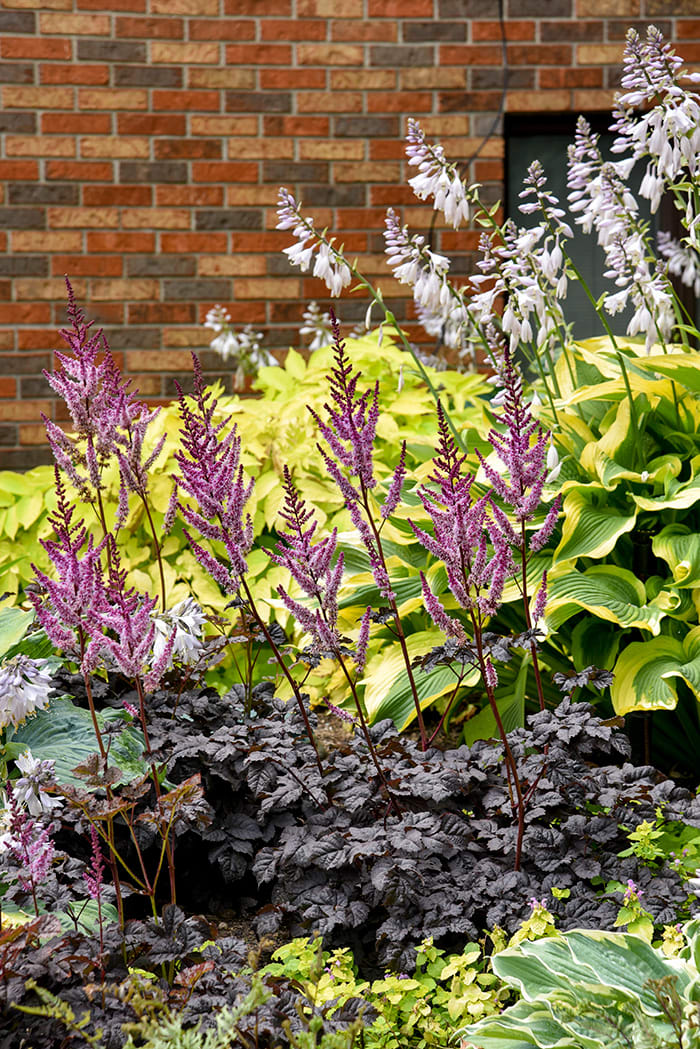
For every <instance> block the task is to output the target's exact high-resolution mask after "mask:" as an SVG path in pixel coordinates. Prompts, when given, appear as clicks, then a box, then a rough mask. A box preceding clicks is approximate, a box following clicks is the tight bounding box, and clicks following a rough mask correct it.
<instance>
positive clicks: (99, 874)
mask: <svg viewBox="0 0 700 1049" xmlns="http://www.w3.org/2000/svg"><path fill="white" fill-rule="evenodd" d="M90 844H91V846H92V860H91V862H90V870H87V871H85V873H84V874H83V879H84V881H85V887H86V888H87V891H88V896H90V898H91V899H93V900H99V899H100V897H101V895H102V884H103V874H104V869H105V864H104V858H103V856H102V851H101V849H100V840H99V837H98V835H97V831H96V830H95V827H94V825H93V824H92V823H91V824H90Z"/></svg>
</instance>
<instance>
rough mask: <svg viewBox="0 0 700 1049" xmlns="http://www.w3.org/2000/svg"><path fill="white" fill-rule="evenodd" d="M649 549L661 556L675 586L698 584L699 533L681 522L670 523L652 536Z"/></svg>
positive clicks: (699, 581) (699, 559)
mask: <svg viewBox="0 0 700 1049" xmlns="http://www.w3.org/2000/svg"><path fill="white" fill-rule="evenodd" d="M651 549H652V550H653V552H654V554H656V556H657V557H663V559H664V561H666V562H667V564H668V566H669V568H670V569H671V572H672V573H673V582H674V583H675V585H676V586H677V587H684V588H685V587H696V586H700V535H699V534H698V533H697V532H691V530H690V528H687V527H686V526H685V525H682V524H670V525H666V527H665V528H662V530H661V531H660V532H659V534H658V535H657V536H655V537H654V539H653V541H652V544H651Z"/></svg>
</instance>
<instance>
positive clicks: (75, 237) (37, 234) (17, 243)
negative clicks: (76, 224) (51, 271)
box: [12, 230, 83, 252]
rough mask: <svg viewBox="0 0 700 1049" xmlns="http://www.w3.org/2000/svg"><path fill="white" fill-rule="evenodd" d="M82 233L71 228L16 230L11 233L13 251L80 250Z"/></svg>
mask: <svg viewBox="0 0 700 1049" xmlns="http://www.w3.org/2000/svg"><path fill="white" fill-rule="evenodd" d="M82 244H83V235H82V233H78V232H75V231H72V230H61V231H60V232H58V231H53V232H50V233H47V232H45V231H43V230H42V231H39V230H17V231H15V232H14V233H13V234H12V250H13V251H17V252H20V251H38V252H40V251H64V252H68V251H80V249H81V247H82Z"/></svg>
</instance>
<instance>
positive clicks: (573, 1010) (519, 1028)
mask: <svg viewBox="0 0 700 1049" xmlns="http://www.w3.org/2000/svg"><path fill="white" fill-rule="evenodd" d="M684 934H685V944H684V946H683V948H682V950H681V951H680V953H679V954H678V955H671V956H669V955H668V954H665V953H664V952H663V951H662V950H660V949H654V948H653V947H651V946H650V945H649V944H648V943H647V942H646V941H645V940H643V939H641V938H640V937H638V936H635V935H633V934H631V933H615V932H603V931H599V930H584V929H576V930H572V931H571V932H568V933H565V934H564V935H562V936H559V937H553V938H550V939H546V940H539V941H537V942H534V943H533V942H525V943H522V944H520V945H519V946H517V947H515V948H508V949H507V950H504V951H501V952H500V953H498V954H496V955H494V957H493V959H492V966H493V970H494V972H495V973H496V974H497V975H498V976H499V977H500V978H501V979H502V980H503V981H504V982H505V983H507V984H509V985H510V986H511V987H513V988H514V989H515V990H516V991H517V992H518V993H519V995H520V996H521V1000H520V1001H519V1002H517V1004H516V1005H513V1006H510V1007H509V1008H508V1009H506V1010H505V1011H504V1012H503V1013H501V1015H500V1016H497V1017H488V1018H486V1019H484V1020H481V1021H479V1022H478V1023H476V1024H474V1025H471V1026H469V1027H466V1028H462V1029H460V1030H459V1031H458V1032H456V1036H457V1037H459V1038H460V1039H461V1043H460V1044H461V1046H462V1047H463V1049H477V1047H478V1049H525V1047H526V1046H539V1047H542V1049H544V1047H547V1049H549V1047H551V1046H554V1045H556V1046H562V1047H565V1046H566V1047H571V1049H574V1047H575V1049H625V1047H628V1046H634V1047H635V1049H675V1047H678V1049H697V1047H698V1046H700V973H699V972H698V964H699V963H700V952H699V944H700V938H699V935H698V934H699V923H698V922H697V921H693V922H690V923H689V924H688V925H687V926H686V928H685V929H684Z"/></svg>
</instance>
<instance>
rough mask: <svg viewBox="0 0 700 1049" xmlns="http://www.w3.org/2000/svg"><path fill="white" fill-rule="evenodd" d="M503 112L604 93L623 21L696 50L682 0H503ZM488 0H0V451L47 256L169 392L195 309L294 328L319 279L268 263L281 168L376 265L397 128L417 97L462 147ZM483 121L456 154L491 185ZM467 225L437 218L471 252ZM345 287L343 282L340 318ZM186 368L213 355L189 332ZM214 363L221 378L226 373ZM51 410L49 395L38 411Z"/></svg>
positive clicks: (699, 35)
mask: <svg viewBox="0 0 700 1049" xmlns="http://www.w3.org/2000/svg"><path fill="white" fill-rule="evenodd" d="M503 6H504V14H505V25H506V33H507V57H508V68H509V80H508V91H507V97H506V110H507V111H508V112H512V113H517V112H528V111H530V112H534V111H563V110H564V111H565V110H576V111H578V110H596V109H605V108H607V107H609V106H610V103H611V99H612V92H613V89H614V87H615V86H616V85H617V82H618V76H619V61H620V57H621V53H622V41H623V38H624V34H625V32H626V30H627V28H628V26H629V25H631V24H633V25H635V26H636V27H638V28H639V29H640V30H641V31H644V27H645V25H646V24H648V23H649V22H650V21H651V22H653V23H654V24H656V25H657V26H658V27H659V28H660V29H661V30H662V31H663V32H664V33H665V34H666V36H667V37H668V38H669V39H671V40H673V41H674V42H676V43H677V45H678V47H679V50H680V52H681V53H682V54H683V55H684V57H685V58H686V59H687V61H688V62H689V63H691V64H692V63H698V62H700V5H699V4H698V0H503ZM498 11H499V5H498V0H342V2H339V0H114V2H113V3H112V4H111V5H110V7H109V10H105V3H104V0H0V83H1V84H2V88H1V91H2V106H1V108H0V139H1V145H0V247H1V248H2V252H3V253H2V254H0V468H10V469H15V468H23V467H27V466H31V465H34V464H36V463H39V462H45V461H47V460H48V456H47V450H46V447H45V445H44V438H43V427H42V425H41V423H40V419H39V413H40V412H42V411H43V412H45V413H47V414H49V415H53V416H54V417H56V412H57V407H56V405H55V404H54V403H53V402H52V400H51V399H50V397H49V388H48V386H47V384H46V382H45V380H44V378H43V376H42V369H43V368H47V367H51V361H52V350H54V349H55V348H57V347H58V346H60V341H59V340H58V339H57V336H56V333H55V332H56V328H57V326H60V325H61V324H63V323H64V321H65V313H64V285H63V274H68V275H69V276H70V278H71V280H72V282H73V284H74V288H75V290H76V293H77V295H78V297H79V299H80V301H81V302H82V303H84V304H85V305H86V308H87V310H88V312H89V315H90V316H94V317H95V318H96V319H97V320H98V322H99V323H100V324H101V325H103V326H104V327H105V329H106V331H107V333H108V338H109V342H110V344H111V346H112V349H113V351H114V352H115V356H116V357H117V358H118V360H119V362H120V364H121V365H122V367H123V368H124V370H125V371H126V372H127V373H130V374H132V375H133V376H134V377H135V385H136V386H137V387H138V388H139V389H140V391H141V393H142V394H144V395H147V396H148V397H149V398H152V399H154V400H156V401H157V400H162V399H168V398H170V397H171V395H172V394H173V379H174V378H175V377H178V376H181V375H182V374H183V373H184V372H187V370H188V369H189V353H188V350H189V348H190V347H193V348H198V347H205V346H206V345H207V343H208V337H207V333H206V332H205V331H204V330H203V328H202V322H203V320H204V317H205V314H206V312H207V310H208V309H209V308H210V307H211V306H212V305H213V304H214V303H216V302H220V303H223V304H224V305H226V306H227V307H228V308H229V310H230V312H231V314H232V315H233V317H234V320H235V322H236V324H237V325H241V326H242V325H244V324H246V323H252V324H254V325H255V326H256V327H257V328H259V329H261V330H265V331H267V332H268V338H267V345H269V346H271V347H285V346H287V345H289V344H290V343H292V342H297V328H298V326H299V323H300V320H301V313H302V311H303V308H304V305H305V304H306V303H307V302H308V301H309V300H310V299H312V298H316V299H317V300H318V301H319V302H322V303H325V302H326V301H327V296H326V293H325V287H324V285H322V284H321V283H320V282H318V281H316V280H314V279H311V278H309V277H307V276H304V275H301V274H300V273H299V272H298V271H296V270H292V269H290V267H289V266H288V264H287V262H286V259H285V257H284V256H282V255H281V254H280V249H281V248H282V247H284V246H286V245H287V244H288V243H289V235H288V234H287V233H280V232H277V231H275V229H274V227H275V223H276V216H275V204H276V197H277V188H278V186H279V184H281V183H283V184H285V185H286V186H287V187H288V188H289V189H291V190H292V192H294V193H295V195H297V197H301V198H302V199H303V201H304V204H305V206H306V209H307V210H308V212H309V213H310V214H313V215H314V217H315V219H316V223H317V225H318V226H320V227H323V226H326V225H327V226H328V227H329V228H330V229H331V230H332V231H335V232H337V233H338V234H339V236H340V238H341V239H342V241H343V242H344V243H345V247H346V251H347V252H348V253H349V254H352V255H354V256H355V255H356V256H357V257H358V259H359V261H360V263H361V266H362V268H363V269H364V271H365V272H366V273H368V274H370V275H373V276H375V277H378V278H380V279H381V285H382V290H383V291H384V294H385V296H386V297H394V296H396V297H397V298H396V302H395V307H394V309H395V312H396V314H397V316H399V317H400V318H402V319H405V320H406V321H407V322H408V327H409V328H410V329H411V330H412V331H414V332H415V333H416V334H418V332H417V330H416V329H415V328H412V326H411V324H410V319H411V311H410V307H407V306H406V300H405V295H404V291H403V290H399V288H398V287H397V286H395V285H394V284H393V283H392V282H391V280H390V279H389V278H388V277H387V276H386V274H387V270H386V267H385V265H384V263H383V262H382V259H381V247H382V238H381V230H382V228H383V216H384V211H385V208H386V206H387V205H388V204H393V205H394V206H397V205H403V217H404V220H405V221H408V222H409V223H410V224H411V226H412V227H413V229H415V230H420V229H425V228H426V227H427V226H428V225H429V223H430V219H431V211H430V209H429V207H427V206H420V205H419V204H418V202H416V200H415V198H414V197H413V196H412V194H411V192H410V190H408V189H406V188H404V187H405V177H406V166H405V162H404V160H403V142H402V136H403V135H404V133H405V129H406V118H407V117H408V116H410V115H414V116H416V117H418V118H419V119H420V121H421V123H422V125H423V127H424V128H425V129H426V131H428V132H429V134H430V135H431V136H435V137H439V139H440V140H441V141H442V142H443V144H444V146H445V149H446V152H447V154H448V156H450V157H452V158H455V159H460V158H462V159H464V158H467V157H469V156H470V155H471V154H472V152H473V151H474V150H475V148H476V147H477V146H478V144H479V143H480V141H481V138H482V136H483V135H484V134H485V133H486V131H487V130H488V129H489V128H490V127H491V125H492V124H493V120H494V115H495V114H496V113H497V112H498V107H499V103H500V101H501V90H502V85H503V68H502V48H501V37H500V33H501V30H500V25H499V21H498ZM503 152H504V149H503V141H502V139H501V138H500V137H499V135H498V134H496V135H494V136H493V137H492V138H491V139H490V140H489V141H488V142H487V143H486V144H485V145H484V147H483V148H482V150H481V153H480V156H479V158H478V159H477V160H476V161H475V162H474V163H473V164H472V165H471V172H470V174H471V177H472V178H473V179H475V180H478V181H479V182H481V183H482V184H484V186H485V193H486V194H487V195H488V196H490V197H491V198H493V199H496V198H498V197H499V196H500V195H501V193H502V178H503ZM477 236H478V234H477V233H476V232H469V231H467V232H461V233H457V234H455V233H454V232H453V231H445V232H441V231H438V233H437V239H436V242H435V243H436V247H437V248H438V249H440V250H444V251H445V252H447V253H448V254H450V255H453V256H455V257H456V264H455V268H456V271H457V272H458V273H460V272H462V273H466V272H468V271H469V269H470V265H471V254H470V253H471V252H473V250H474V248H475V246H476V240H477ZM365 307H366V302H365V301H360V300H359V299H358V300H357V301H354V300H353V299H348V298H347V297H346V298H344V299H343V300H342V305H341V306H340V311H341V315H342V318H343V319H344V320H348V321H354V320H356V319H358V318H359V317H361V316H362V315H363V313H364V310H365ZM203 363H204V366H205V370H206V371H208V372H209V373H210V374H211V375H215V374H221V375H223V374H225V368H224V366H223V365H222V363H221V362H220V361H219V360H218V358H216V356H215V355H213V354H212V353H211V352H207V351H205V352H204V354H203ZM227 378H228V376H227ZM58 417H59V418H60V414H59V416H58Z"/></svg>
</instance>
